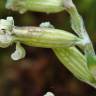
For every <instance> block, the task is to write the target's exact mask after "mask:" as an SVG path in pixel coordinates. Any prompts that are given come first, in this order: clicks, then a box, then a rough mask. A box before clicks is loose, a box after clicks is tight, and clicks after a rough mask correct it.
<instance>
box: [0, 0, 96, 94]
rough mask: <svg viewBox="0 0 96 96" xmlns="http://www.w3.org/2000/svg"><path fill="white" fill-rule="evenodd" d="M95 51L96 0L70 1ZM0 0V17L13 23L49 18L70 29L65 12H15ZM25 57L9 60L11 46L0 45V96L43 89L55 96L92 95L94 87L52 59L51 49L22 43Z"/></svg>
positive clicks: (12, 48) (24, 24)
mask: <svg viewBox="0 0 96 96" xmlns="http://www.w3.org/2000/svg"><path fill="white" fill-rule="evenodd" d="M73 1H74V3H75V4H76V6H77V8H78V11H79V13H80V14H81V15H82V17H83V19H84V23H85V26H86V29H87V31H88V32H89V35H90V38H91V40H92V42H93V44H94V48H95V50H96V0H73ZM5 3H6V0H0V19H1V18H6V17H7V16H13V18H14V21H15V25H16V26H39V24H40V23H41V22H44V21H50V22H51V23H52V24H53V25H54V26H55V27H56V28H59V29H64V30H68V31H70V32H73V31H72V29H71V27H70V20H69V15H68V14H67V13H66V12H65V11H64V12H60V13H55V14H45V13H39V12H26V13H24V14H19V13H18V12H13V11H11V10H7V9H6V8H5ZM24 47H25V49H26V50H27V56H26V58H24V59H23V60H20V61H16V62H14V61H12V60H11V58H10V54H11V53H12V52H13V51H14V50H15V48H14V45H12V46H11V47H9V48H6V49H1V48H0V96H43V94H45V93H46V92H47V91H51V92H53V93H54V94H55V95H56V96H96V90H95V89H94V88H92V87H91V86H89V85H87V84H85V83H83V82H80V81H79V80H77V79H76V78H75V77H74V76H73V75H72V74H71V73H70V72H69V71H68V70H67V69H66V68H65V67H64V66H63V65H62V64H61V63H60V62H59V61H58V59H57V58H56V56H55V54H54V53H53V52H52V50H51V49H45V48H36V47H28V46H25V45H24Z"/></svg>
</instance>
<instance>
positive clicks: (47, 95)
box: [44, 92, 55, 96]
mask: <svg viewBox="0 0 96 96" xmlns="http://www.w3.org/2000/svg"><path fill="white" fill-rule="evenodd" d="M44 96H55V95H54V94H53V93H52V92H47V93H46V94H45V95H44Z"/></svg>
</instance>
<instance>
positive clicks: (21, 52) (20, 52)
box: [11, 42, 26, 61]
mask: <svg viewBox="0 0 96 96" xmlns="http://www.w3.org/2000/svg"><path fill="white" fill-rule="evenodd" d="M25 54H26V52H25V49H24V48H23V47H22V46H21V44H20V42H17V43H16V50H15V52H14V53H12V55H11V58H12V59H13V60H14V61H16V60H20V59H22V58H24V57H25Z"/></svg>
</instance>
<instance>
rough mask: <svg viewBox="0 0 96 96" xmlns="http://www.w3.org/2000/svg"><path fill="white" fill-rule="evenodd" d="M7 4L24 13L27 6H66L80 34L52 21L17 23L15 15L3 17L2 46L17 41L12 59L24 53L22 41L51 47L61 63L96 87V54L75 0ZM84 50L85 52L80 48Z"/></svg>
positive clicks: (34, 8) (0, 24)
mask: <svg viewBox="0 0 96 96" xmlns="http://www.w3.org/2000/svg"><path fill="white" fill-rule="evenodd" d="M6 8H8V9H12V10H15V11H19V12H20V13H24V12H26V11H28V10H30V11H37V12H46V13H58V12H61V11H63V10H65V11H67V12H68V13H69V15H70V20H71V27H72V29H73V31H74V32H75V33H76V34H77V35H74V34H72V33H70V32H67V31H64V30H59V29H55V27H54V26H53V25H51V24H50V22H45V23H42V24H40V26H39V27H26V26H25V27H17V26H15V25H14V20H13V18H12V17H7V19H6V20H5V19H1V20H0V47H1V48H6V47H8V46H10V45H11V44H13V43H16V50H15V52H13V53H12V55H11V58H12V59H13V60H19V59H22V58H24V57H25V55H26V52H25V50H24V48H23V47H22V45H21V44H25V45H28V46H35V47H44V48H51V49H52V50H53V51H54V53H55V54H56V56H57V57H58V59H59V60H60V61H61V62H62V64H63V65H64V66H65V67H66V68H67V69H68V70H69V71H70V72H72V73H73V75H74V76H75V77H77V78H78V79H79V80H81V81H83V82H85V83H87V84H89V85H91V86H93V87H94V88H96V55H95V51H94V48H93V45H92V42H91V40H90V38H89V36H88V34H87V31H86V29H85V26H84V23H83V19H82V17H81V16H80V15H79V13H78V11H77V9H76V7H75V5H74V3H73V2H72V0H7V3H6ZM77 46H78V47H79V48H80V49H81V50H82V51H83V53H82V52H81V51H80V50H79V49H78V48H77Z"/></svg>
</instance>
